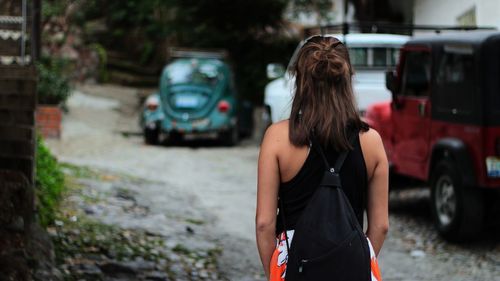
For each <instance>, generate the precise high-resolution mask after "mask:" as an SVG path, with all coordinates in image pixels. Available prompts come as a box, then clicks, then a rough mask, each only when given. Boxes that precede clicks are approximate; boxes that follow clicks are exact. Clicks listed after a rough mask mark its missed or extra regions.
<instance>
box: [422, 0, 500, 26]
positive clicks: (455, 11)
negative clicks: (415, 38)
mask: <svg viewBox="0 0 500 281" xmlns="http://www.w3.org/2000/svg"><path fill="white" fill-rule="evenodd" d="M474 7H475V10H476V24H477V25H478V26H493V27H496V28H498V29H500V1H499V0H439V1H436V0H415V3H414V24H425V25H457V24H458V23H459V22H458V17H459V16H461V15H463V14H464V13H465V12H467V11H468V10H470V9H471V8H474Z"/></svg>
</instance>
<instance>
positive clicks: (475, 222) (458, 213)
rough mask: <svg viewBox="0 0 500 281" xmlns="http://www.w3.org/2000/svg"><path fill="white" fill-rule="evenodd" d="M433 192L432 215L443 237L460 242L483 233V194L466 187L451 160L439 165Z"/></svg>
mask: <svg viewBox="0 0 500 281" xmlns="http://www.w3.org/2000/svg"><path fill="white" fill-rule="evenodd" d="M431 189H432V190H431V204H432V207H431V209H432V216H433V220H434V224H435V226H436V228H437V230H438V232H439V234H441V236H443V237H444V238H445V239H447V240H449V241H455V242H460V241H466V240H470V239H473V238H475V237H476V236H477V235H478V234H479V233H480V232H481V230H482V226H483V220H484V209H483V204H482V203H483V197H482V193H481V192H480V190H478V189H476V188H474V187H470V186H464V185H463V184H462V180H461V177H460V174H459V172H458V170H457V168H456V166H455V165H454V164H453V163H452V162H451V161H448V160H445V161H441V162H439V163H438V164H437V165H436V169H435V172H434V176H433V177H432V181H431Z"/></svg>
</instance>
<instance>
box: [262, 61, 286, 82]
mask: <svg viewBox="0 0 500 281" xmlns="http://www.w3.org/2000/svg"><path fill="white" fill-rule="evenodd" d="M266 70H267V78H269V79H276V78H280V77H282V76H283V75H285V67H284V66H283V65H282V64H280V63H270V64H268V65H267V68H266Z"/></svg>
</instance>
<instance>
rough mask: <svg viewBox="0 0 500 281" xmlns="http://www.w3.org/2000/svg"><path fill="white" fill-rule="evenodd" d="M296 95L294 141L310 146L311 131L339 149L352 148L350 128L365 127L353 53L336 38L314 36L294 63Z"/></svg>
mask: <svg viewBox="0 0 500 281" xmlns="http://www.w3.org/2000/svg"><path fill="white" fill-rule="evenodd" d="M292 67H293V68H292V74H294V75H295V96H294V98H293V102H292V111H291V115H290V126H289V130H290V131H289V136H290V142H291V143H292V144H293V145H296V146H303V145H308V144H309V142H310V137H311V134H312V133H314V136H315V138H316V139H317V140H318V141H319V142H320V143H321V144H322V145H323V146H330V145H333V147H334V148H335V149H336V150H337V151H342V150H347V149H352V146H351V145H350V144H349V140H348V131H349V130H351V129H353V130H355V129H357V130H358V131H359V130H360V129H363V128H364V129H365V130H366V127H365V125H364V124H363V122H362V121H361V118H360V117H359V114H358V110H357V106H356V103H355V98H354V94H353V91H352V83H351V78H352V74H353V71H352V67H351V63H350V60H349V52H348V50H347V48H346V46H345V45H344V44H342V43H341V42H340V41H339V40H338V39H337V38H334V37H322V36H318V37H315V38H312V39H310V40H309V41H308V42H307V43H306V44H305V45H304V46H303V47H302V48H301V50H300V51H299V53H298V56H297V61H296V62H295V65H293V66H292Z"/></svg>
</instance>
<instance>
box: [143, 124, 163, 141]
mask: <svg viewBox="0 0 500 281" xmlns="http://www.w3.org/2000/svg"><path fill="white" fill-rule="evenodd" d="M159 140H160V130H158V129H149V128H145V129H144V142H145V143H146V144H150V145H155V144H158V142H159Z"/></svg>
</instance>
